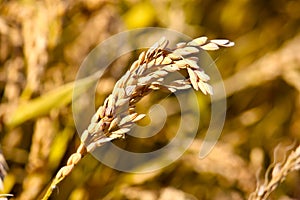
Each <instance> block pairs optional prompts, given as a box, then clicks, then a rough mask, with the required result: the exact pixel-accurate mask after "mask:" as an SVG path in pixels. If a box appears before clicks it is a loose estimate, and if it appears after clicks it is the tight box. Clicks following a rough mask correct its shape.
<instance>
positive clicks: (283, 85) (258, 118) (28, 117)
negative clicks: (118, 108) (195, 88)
mask: <svg viewBox="0 0 300 200" xmlns="http://www.w3.org/2000/svg"><path fill="white" fill-rule="evenodd" d="M153 26H154V27H164V28H170V29H174V30H177V31H179V32H182V33H184V34H186V35H188V36H190V37H192V38H196V37H199V36H203V35H206V36H208V37H209V38H227V39H230V40H232V41H234V42H235V44H236V45H235V47H233V48H230V49H224V50H220V51H217V52H213V53H211V56H212V58H213V59H214V60H215V61H216V65H217V66H218V68H219V70H220V73H221V74H222V77H223V79H224V84H225V88H226V91H227V105H228V108H227V117H226V122H225V126H224V130H223V132H222V135H221V137H220V140H219V142H218V144H217V145H216V147H215V148H214V150H213V151H212V152H211V154H209V156H208V157H206V158H205V159H203V160H199V159H198V151H199V148H198V147H199V146H200V145H201V143H202V140H203V138H204V135H205V131H206V129H207V126H208V124H209V119H210V102H209V98H208V97H205V96H204V95H202V94H200V93H199V94H198V98H199V104H200V107H201V124H200V129H199V133H198V136H197V138H196V139H195V141H194V144H193V145H192V146H191V147H190V149H189V150H188V151H187V152H186V153H185V154H184V155H183V156H182V157H181V158H180V159H179V160H178V161H176V162H174V163H173V164H171V165H170V166H168V167H166V168H163V169H160V170H157V171H155V172H152V173H147V174H129V173H122V172H119V171H116V170H114V169H111V168H109V167H106V166H104V165H102V164H101V163H100V162H98V161H97V160H96V159H94V158H93V157H92V156H90V155H87V156H86V157H84V159H83V160H82V161H81V162H80V164H79V165H78V166H76V168H75V170H74V171H73V172H72V174H71V175H70V176H69V177H67V178H66V180H64V181H63V182H62V183H61V184H59V186H58V187H57V189H55V190H54V194H53V196H52V197H51V198H52V199H59V200H60V199H62V200H64V199H70V200H77V199H78V200H89V199H93V200H94V199H107V200H108V199H130V200H131V199H132V200H133V199H134V200H139V199H140V200H146V199H147V200H152V199H160V200H168V199H176V200H181V199H221V200H223V199H224V200H225V199H237V200H238V199H247V198H248V196H249V194H250V193H251V192H253V191H255V187H256V182H257V181H258V180H261V181H264V180H266V179H267V178H268V177H264V174H265V172H266V170H267V169H268V168H269V166H272V163H274V162H280V161H281V160H284V158H285V157H286V155H287V154H288V153H289V152H290V151H291V149H293V147H295V146H296V145H297V144H298V143H299V139H300V34H299V28H300V1H297V0H228V1H225V0H221V1H212V0H182V1H171V0H148V1H138V0H127V1H122V0H121V1H110V0H107V1H97V0H75V1H69V0H64V1H63V0H45V1H32V0H20V1H16V0H12V1H5V0H4V1H3V0H0V94H1V105H0V132H1V134H0V142H1V151H2V156H1V160H0V162H1V163H2V164H1V166H2V167H1V171H2V174H6V177H5V179H4V181H3V187H2V186H1V187H2V193H10V194H13V195H14V198H13V199H20V200H29V199H38V198H39V196H40V195H41V194H42V193H43V191H44V189H45V188H46V187H47V186H48V184H49V183H50V180H51V178H52V177H53V176H54V175H55V173H56V172H57V170H58V169H59V168H60V167H61V166H63V165H64V164H65V163H66V160H67V158H68V156H69V155H70V154H72V153H73V152H74V151H75V150H76V147H77V146H78V145H79V144H80V140H79V137H78V134H77V133H76V129H75V125H74V121H73V117H72V109H71V103H72V102H71V101H72V88H73V84H72V83H73V81H74V80H75V77H76V73H77V70H78V69H79V67H80V64H81V62H82V61H83V59H84V58H85V56H87V54H88V53H89V52H90V51H91V50H92V49H93V48H94V47H95V46H96V45H97V44H99V43H100V42H101V41H103V40H105V39H106V38H108V37H110V36H111V35H113V34H116V33H119V32H122V31H125V30H129V29H134V28H139V27H153ZM136 58H137V54H136V53H132V54H130V55H126V56H123V57H122V58H120V59H119V60H118V61H116V62H115V63H113V66H112V67H111V68H110V70H108V71H107V72H106V74H105V76H104V77H103V79H102V83H103V84H101V86H99V87H97V94H96V95H97V105H96V106H98V105H100V104H102V102H103V100H104V98H105V97H106V96H107V95H108V94H109V93H110V92H111V90H112V88H113V86H114V83H115V82H116V81H117V79H118V78H119V77H120V76H121V75H122V74H123V73H124V71H125V70H126V68H127V67H128V66H130V63H131V62H132V61H133V60H134V59H136ZM158 98H159V95H155V94H154V95H150V97H149V98H148V97H147V99H146V100H145V101H144V102H143V107H144V108H145V107H146V108H147V107H149V106H150V105H152V104H153V102H155V101H157V99H158ZM173 103H174V102H173V101H172V97H170V100H169V101H167V102H166V104H169V105H173ZM175 103H176V102H175ZM170 109H172V106H170ZM178 112H179V111H178V110H176V109H174V110H173V113H172V115H171V116H170V117H169V118H168V119H169V120H171V121H169V123H168V125H167V126H166V127H165V128H164V129H163V130H162V132H161V133H160V134H159V135H158V136H156V137H154V138H152V139H150V140H147V139H144V140H134V139H130V138H129V139H128V140H124V141H120V144H119V145H120V146H123V147H124V148H128V149H131V150H134V151H136V152H144V151H146V150H151V149H153V148H154V149H155V148H157V147H161V146H163V145H164V144H165V143H166V142H167V141H169V140H170V139H171V138H172V137H173V135H172V134H171V133H172V132H176V128H177V126H176V124H178V120H179V115H180V113H178ZM146 120H147V119H146ZM171 122H172V123H171ZM146 123H147V122H146ZM172 124H174V125H172ZM133 147H134V148H133ZM4 159H5V160H6V163H7V166H8V168H7V166H6V164H5V162H4ZM5 171H6V172H7V173H4V172H5ZM0 182H1V181H0ZM271 199H281V200H288V199H300V176H299V172H292V173H290V174H289V175H288V176H287V179H286V180H285V181H284V182H283V183H282V184H281V185H280V186H278V188H277V189H276V190H275V191H274V192H273V193H272V195H271Z"/></svg>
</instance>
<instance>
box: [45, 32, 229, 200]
mask: <svg viewBox="0 0 300 200" xmlns="http://www.w3.org/2000/svg"><path fill="white" fill-rule="evenodd" d="M167 45H168V40H166V39H165V38H162V39H160V40H159V41H158V42H156V43H155V44H154V45H153V46H152V47H150V48H149V49H148V50H147V51H144V52H142V53H141V54H140V55H139V58H138V60H136V61H135V62H134V63H133V64H132V65H131V67H130V69H129V70H128V71H127V72H126V73H125V75H123V76H122V77H121V78H120V79H119V80H118V81H117V83H116V84H115V86H114V89H113V91H112V93H111V94H110V95H109V96H108V97H107V98H106V99H105V101H104V104H103V105H102V106H100V107H99V108H98V110H97V111H96V113H95V114H94V115H93V117H92V118H91V122H90V124H89V126H88V128H87V129H86V130H85V131H84V132H83V133H82V135H81V141H82V143H81V144H80V146H79V147H78V149H77V151H76V153H74V154H72V155H71V156H70V158H69V159H68V161H67V165H66V166H64V167H62V168H61V169H60V170H59V171H58V173H57V175H56V176H55V178H54V179H53V181H52V183H51V185H50V187H49V188H48V190H47V192H46V194H45V195H44V197H43V200H46V199H48V198H49V197H50V195H51V193H52V190H53V189H54V188H55V187H56V186H57V184H58V183H59V182H61V181H62V180H63V179H64V178H65V177H66V176H67V175H68V174H70V173H71V171H72V170H73V168H74V166H75V165H76V164H77V163H78V162H79V161H80V160H81V158H82V157H83V156H84V155H85V154H86V153H90V152H92V151H93V150H94V149H95V148H97V147H100V146H101V145H103V144H104V143H106V142H109V141H112V140H115V139H120V138H125V134H126V133H127V132H129V131H130V130H131V128H132V126H133V125H134V123H135V122H137V121H139V120H141V119H142V118H143V117H144V116H145V114H138V113H136V112H135V106H136V103H137V102H139V101H140V100H141V99H142V98H143V97H144V96H146V95H147V94H149V93H150V92H152V91H155V90H159V89H167V90H169V91H170V92H175V91H177V90H185V89H188V88H190V87H191V86H192V87H193V88H194V89H195V90H201V91H202V92H203V93H204V94H210V95H212V94H213V90H212V87H211V86H210V85H209V83H208V81H209V79H210V77H209V76H208V75H207V74H206V73H205V72H204V70H203V69H202V68H200V66H199V65H198V64H197V63H198V57H195V55H196V54H197V53H199V52H200V51H201V50H217V49H219V48H220V47H231V46H233V45H234V43H233V42H230V41H229V40H208V39H207V37H200V38H197V39H194V40H192V41H191V42H188V43H186V42H182V43H178V44H177V46H176V48H175V49H169V48H167ZM179 70H186V71H187V73H188V78H187V79H179V80H175V81H172V82H171V83H168V84H165V83H164V78H165V77H166V76H167V75H169V74H171V73H174V72H176V71H179Z"/></svg>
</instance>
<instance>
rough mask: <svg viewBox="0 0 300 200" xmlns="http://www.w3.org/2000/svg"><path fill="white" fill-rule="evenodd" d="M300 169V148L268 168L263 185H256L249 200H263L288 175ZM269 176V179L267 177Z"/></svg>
mask: <svg viewBox="0 0 300 200" xmlns="http://www.w3.org/2000/svg"><path fill="white" fill-rule="evenodd" d="M299 169H300V146H298V147H297V148H296V149H295V150H294V151H292V152H291V153H290V155H289V156H288V157H287V159H286V160H285V161H284V162H279V163H276V164H275V165H274V167H273V168H269V169H268V170H267V173H266V175H265V181H264V183H263V184H258V185H257V187H256V190H255V191H254V192H253V193H251V194H250V196H249V200H265V199H268V197H269V196H270V194H271V193H272V192H273V191H274V190H275V189H276V188H277V187H278V186H279V184H280V183H282V182H283V181H284V180H285V179H286V177H287V175H288V174H290V173H291V172H293V171H297V170H299ZM269 176H271V178H270V179H269V178H268V177H269Z"/></svg>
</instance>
